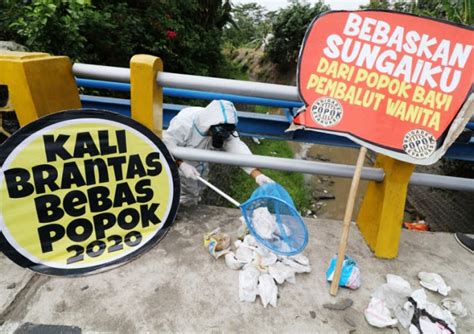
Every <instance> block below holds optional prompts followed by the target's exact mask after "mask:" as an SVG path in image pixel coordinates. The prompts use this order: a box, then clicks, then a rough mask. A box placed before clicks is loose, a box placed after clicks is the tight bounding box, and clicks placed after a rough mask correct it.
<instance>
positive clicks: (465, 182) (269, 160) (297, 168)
mask: <svg viewBox="0 0 474 334" xmlns="http://www.w3.org/2000/svg"><path fill="white" fill-rule="evenodd" d="M170 151H171V153H172V154H173V156H174V157H175V158H178V159H183V160H192V161H205V162H212V163H220V164H227V165H233V166H240V167H255V168H270V169H276V170H284V171H290V172H300V173H306V174H318V175H327V176H336V177H343V178H352V177H353V176H354V171H355V166H351V165H343V164H334V163H328V162H318V161H307V160H295V159H288V158H276V157H267V156H262V155H255V154H254V155H245V154H232V153H227V152H222V151H208V150H200V149H195V148H185V147H173V148H170ZM361 178H362V179H363V180H368V181H377V182H380V181H382V180H383V178H384V172H383V169H381V168H373V167H364V168H363V169H362V174H361ZM410 184H411V185H418V186H429V187H435V188H443V189H451V190H461V191H474V179H468V178H461V177H453V176H443V175H434V174H422V173H413V174H412V176H411V178H410Z"/></svg>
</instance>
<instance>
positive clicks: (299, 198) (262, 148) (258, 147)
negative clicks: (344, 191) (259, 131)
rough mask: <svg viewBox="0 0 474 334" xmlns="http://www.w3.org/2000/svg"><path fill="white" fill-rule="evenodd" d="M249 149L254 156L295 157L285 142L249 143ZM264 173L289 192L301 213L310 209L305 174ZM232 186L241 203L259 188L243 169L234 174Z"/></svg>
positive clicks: (265, 141)
mask: <svg viewBox="0 0 474 334" xmlns="http://www.w3.org/2000/svg"><path fill="white" fill-rule="evenodd" d="M249 147H250V149H251V150H252V152H253V153H254V154H258V155H266V156H273V157H281V158H293V156H294V152H293V150H292V149H291V148H290V146H289V145H288V143H287V142H284V141H278V140H262V141H261V143H260V144H255V143H249ZM262 172H263V173H264V174H265V175H267V176H268V177H270V178H271V179H273V180H274V181H275V182H278V183H280V184H281V185H282V186H283V187H284V188H285V189H286V190H287V191H288V193H289V194H290V196H291V197H292V198H293V201H294V202H295V205H296V208H297V209H298V210H299V211H301V212H304V211H305V209H306V208H309V206H310V200H311V196H310V192H309V191H308V190H307V187H306V186H305V182H304V176H303V174H301V173H292V172H284V171H277V170H270V169H268V170H267V169H263V170H262ZM230 185H231V190H230V193H231V195H232V196H234V198H235V199H237V200H238V201H240V202H244V201H246V200H247V199H249V197H250V195H251V194H252V192H253V191H254V190H255V189H256V188H257V185H256V184H255V181H254V180H253V178H251V177H249V176H248V175H247V174H246V173H245V172H244V171H242V170H241V169H239V170H238V171H236V173H233V175H232V176H231V182H230Z"/></svg>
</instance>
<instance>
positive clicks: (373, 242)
mask: <svg viewBox="0 0 474 334" xmlns="http://www.w3.org/2000/svg"><path fill="white" fill-rule="evenodd" d="M375 167H381V168H383V170H384V172H385V178H384V180H383V181H382V182H369V185H368V187H367V191H366V193H365V196H364V200H363V202H362V207H361V209H360V211H359V216H358V218H357V225H358V226H359V230H360V231H361V233H362V235H363V236H364V238H365V240H366V241H367V243H368V245H369V247H370V248H371V249H372V250H373V251H374V253H375V256H377V257H381V258H387V259H392V258H395V257H397V255H398V244H399V241H400V234H401V228H402V223H403V212H404V209H405V200H406V195H407V188H408V182H409V180H410V176H411V174H412V173H413V170H414V169H415V165H413V164H409V163H407V162H402V161H399V160H396V159H393V158H389V157H386V156H384V155H378V157H377V160H376V162H375Z"/></svg>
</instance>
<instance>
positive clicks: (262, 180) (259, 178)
mask: <svg viewBox="0 0 474 334" xmlns="http://www.w3.org/2000/svg"><path fill="white" fill-rule="evenodd" d="M255 182H257V184H258V185H259V186H263V185H264V184H266V183H273V182H275V181H273V180H272V179H271V178H269V177H268V176H266V175H265V174H260V175H259V176H257V177H256V178H255Z"/></svg>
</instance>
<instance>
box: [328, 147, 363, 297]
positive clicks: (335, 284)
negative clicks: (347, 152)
mask: <svg viewBox="0 0 474 334" xmlns="http://www.w3.org/2000/svg"><path fill="white" fill-rule="evenodd" d="M366 154H367V148H365V147H361V148H360V151H359V157H358V158H357V163H356V168H355V171H354V177H353V178H352V183H351V189H350V191H349V197H348V198H347V204H346V212H345V213H344V221H343V225H342V236H341V242H340V244H339V251H338V252H337V262H336V268H335V269H334V276H333V279H332V283H331V290H330V293H331V295H332V296H335V295H336V294H337V290H338V288H339V280H340V279H341V271H342V262H343V261H344V256H345V254H346V247H347V240H348V238H349V228H350V226H351V225H350V224H351V220H352V211H353V210H354V203H355V196H356V194H357V188H359V181H360V174H361V172H362V167H363V166H364V160H365V155H366Z"/></svg>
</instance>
